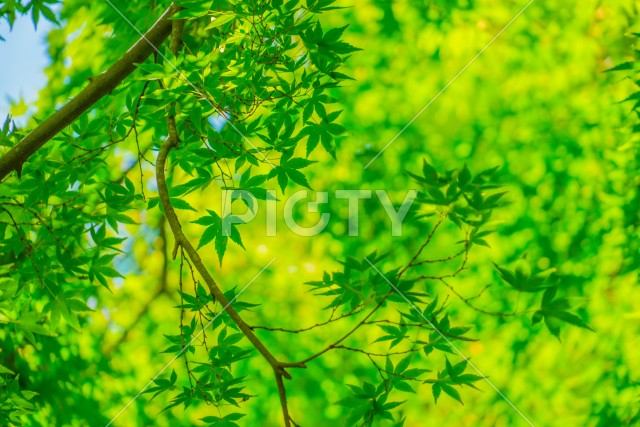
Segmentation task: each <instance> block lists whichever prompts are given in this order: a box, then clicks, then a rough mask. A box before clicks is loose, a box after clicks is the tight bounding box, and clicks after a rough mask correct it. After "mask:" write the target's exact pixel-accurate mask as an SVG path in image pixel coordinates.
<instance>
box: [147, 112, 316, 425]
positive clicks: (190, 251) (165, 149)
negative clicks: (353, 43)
mask: <svg viewBox="0 0 640 427" xmlns="http://www.w3.org/2000/svg"><path fill="white" fill-rule="evenodd" d="M167 125H168V128H169V137H168V138H167V139H166V140H165V142H164V143H163V144H162V146H161V147H160V151H159V152H158V158H157V160H156V181H157V184H158V196H159V199H160V204H161V205H162V209H163V210H164V213H165V216H166V218H167V222H168V224H169V227H170V228H171V231H172V233H173V236H174V238H175V241H176V248H174V254H175V253H176V249H177V248H178V247H181V248H182V249H184V251H185V253H186V254H187V256H188V257H189V259H190V260H191V262H192V263H193V265H194V266H195V268H196V270H197V271H198V273H199V274H200V276H201V277H202V279H203V280H204V282H205V283H206V285H207V287H208V288H209V292H211V294H212V295H213V297H214V298H215V299H216V300H217V301H218V302H219V303H220V305H221V306H222V307H226V312H227V314H228V315H229V317H231V319H232V320H233V321H234V323H235V324H236V325H237V326H238V328H239V329H240V331H241V332H242V333H243V334H244V336H245V337H246V338H247V339H248V340H249V341H250V342H251V344H253V346H254V347H255V348H256V350H258V352H259V353H260V354H261V355H262V356H263V357H264V358H265V360H266V361H267V362H268V363H269V365H271V367H272V368H273V371H274V373H275V377H276V384H277V385H278V392H279V395H280V402H281V405H282V412H283V415H284V425H285V426H287V427H288V426H290V425H291V418H290V416H289V411H288V408H287V399H286V395H285V394H284V383H283V381H282V377H284V378H286V379H291V374H289V372H287V371H286V368H292V367H297V368H304V367H305V366H304V364H302V363H287V362H280V361H279V360H278V359H276V357H275V356H274V355H273V354H271V352H270V351H269V350H268V349H267V348H266V347H265V345H264V344H263V343H262V341H260V339H259V338H258V337H257V336H256V335H255V333H254V332H253V330H252V328H251V326H249V325H248V324H247V322H245V320H244V319H243V318H242V317H241V316H240V314H239V313H238V312H237V311H236V310H235V309H234V308H233V307H232V306H231V304H229V299H228V298H227V297H226V296H225V295H224V293H223V292H222V290H221V289H220V287H219V286H218V284H217V283H216V281H215V279H214V278H213V276H211V274H210V273H209V270H208V269H207V267H206V266H205V265H204V263H203V262H202V259H201V258H200V255H199V254H198V252H197V251H196V249H195V248H194V247H193V245H192V244H191V242H190V241H189V239H188V238H187V237H186V236H185V235H184V232H183V231H182V225H181V224H180V221H179V219H178V216H177V215H176V212H175V210H174V209H173V207H172V206H171V201H170V199H169V189H168V187H167V181H166V176H165V165H166V162H167V155H168V154H169V152H170V151H171V150H172V149H173V148H175V147H176V146H177V143H178V136H177V132H176V123H175V118H174V117H173V116H169V117H168V118H167Z"/></svg>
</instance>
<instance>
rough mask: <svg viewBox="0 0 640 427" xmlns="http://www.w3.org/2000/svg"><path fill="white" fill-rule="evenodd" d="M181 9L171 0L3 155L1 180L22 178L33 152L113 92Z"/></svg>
mask: <svg viewBox="0 0 640 427" xmlns="http://www.w3.org/2000/svg"><path fill="white" fill-rule="evenodd" d="M179 10H180V7H179V6H177V5H175V4H173V3H172V4H171V6H169V7H168V8H167V10H165V12H164V13H163V14H162V16H161V17H160V18H159V19H158V20H157V21H156V23H155V24H153V26H152V27H151V28H150V29H149V31H147V32H146V33H145V34H144V36H142V37H141V38H140V39H138V41H137V42H136V43H134V45H133V46H131V48H129V50H128V51H127V52H126V53H125V54H124V55H123V56H122V57H121V58H120V59H118V60H117V61H116V62H115V63H114V64H113V65H112V66H111V67H109V68H108V69H107V70H106V71H104V72H102V73H101V74H100V75H98V76H96V77H94V78H93V79H90V82H89V84H88V85H87V86H86V87H85V88H84V89H82V91H80V93H79V94H78V95H77V96H76V97H75V98H73V99H72V100H71V101H69V102H68V103H67V104H65V105H64V106H63V107H62V108H60V109H59V110H58V111H56V112H55V113H53V114H52V115H50V116H49V117H48V118H47V119H46V120H44V121H43V122H42V123H40V124H39V125H38V126H37V127H36V128H35V129H33V130H32V131H31V132H29V133H28V134H27V135H26V136H25V137H24V138H22V140H21V141H20V142H18V143H17V144H16V145H15V146H14V147H12V148H11V149H10V150H9V151H8V152H7V153H6V154H5V155H4V156H2V157H0V181H2V180H3V179H4V178H5V177H6V176H7V175H9V174H10V173H11V172H13V171H14V170H15V171H17V172H18V177H20V175H21V173H22V165H23V164H24V162H26V161H27V160H28V159H29V157H31V155H32V154H33V153H35V152H36V151H37V150H38V149H40V148H41V147H42V146H43V145H44V144H46V143H47V142H48V141H49V140H51V138H53V137H54V136H56V135H57V134H58V133H59V132H60V131H61V130H63V129H64V128H65V127H67V126H69V125H70V124H71V123H73V122H74V121H75V120H76V119H77V118H78V117H80V115H82V114H83V113H84V112H86V111H87V110H88V109H89V108H91V106H93V105H94V104H95V103H96V102H98V101H99V100H100V99H102V97H104V96H105V95H107V94H109V93H111V92H112V91H113V89H115V88H116V87H117V86H118V85H119V84H120V83H121V82H122V81H123V80H124V79H125V78H127V77H128V76H129V75H130V74H131V73H132V72H133V71H134V70H135V69H136V64H139V63H141V62H144V60H145V59H146V58H147V57H148V56H149V55H151V53H153V52H154V51H155V50H156V49H157V46H159V45H161V44H162V43H163V42H164V41H165V40H166V39H167V37H168V36H169V34H170V33H171V19H170V18H171V16H172V15H174V14H175V13H176V12H178V11H179Z"/></svg>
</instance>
